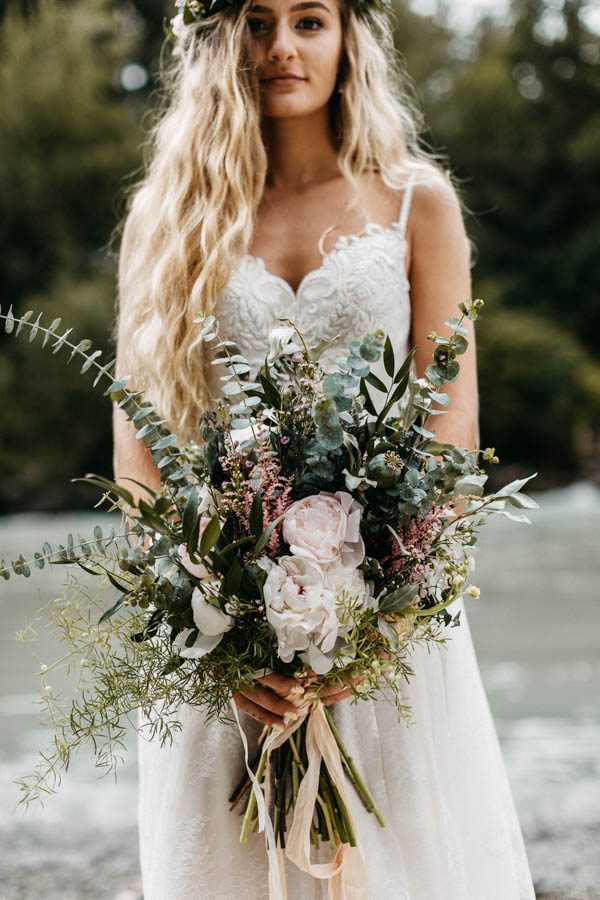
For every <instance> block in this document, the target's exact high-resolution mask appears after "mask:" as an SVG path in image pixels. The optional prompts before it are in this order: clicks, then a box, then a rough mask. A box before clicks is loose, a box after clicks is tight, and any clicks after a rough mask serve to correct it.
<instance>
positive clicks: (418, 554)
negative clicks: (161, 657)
mask: <svg viewBox="0 0 600 900" xmlns="http://www.w3.org/2000/svg"><path fill="white" fill-rule="evenodd" d="M451 509H452V504H450V503H445V504H443V505H442V506H438V507H437V508H436V509H432V510H430V511H429V512H428V513H425V515H423V516H421V515H417V516H414V517H413V518H412V519H411V520H410V521H409V522H408V523H407V524H405V525H401V524H400V523H398V527H397V528H396V529H395V530H396V533H397V535H398V537H399V538H400V541H401V543H400V544H399V543H398V541H397V540H396V538H395V537H394V536H393V535H390V542H391V543H390V553H388V554H386V555H385V556H383V557H382V558H381V560H380V562H381V567H382V568H383V570H384V572H385V573H386V575H391V574H392V573H393V572H400V571H402V572H405V573H406V575H407V580H408V581H409V582H410V583H411V584H415V583H416V582H421V583H422V584H421V587H420V589H419V594H420V596H425V594H426V593H427V583H426V575H427V573H428V571H429V569H430V568H431V562H430V560H429V558H428V553H429V551H430V549H431V547H432V545H433V542H434V541H435V539H436V538H437V536H438V535H439V533H440V532H441V530H442V528H443V527H444V518H445V517H446V515H447V513H448V511H449V510H451Z"/></svg>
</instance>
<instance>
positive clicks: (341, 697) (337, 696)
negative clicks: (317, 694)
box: [322, 687, 352, 706]
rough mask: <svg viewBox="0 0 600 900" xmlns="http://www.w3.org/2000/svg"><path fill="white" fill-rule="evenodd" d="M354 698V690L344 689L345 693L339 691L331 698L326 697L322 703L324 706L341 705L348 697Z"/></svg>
mask: <svg viewBox="0 0 600 900" xmlns="http://www.w3.org/2000/svg"><path fill="white" fill-rule="evenodd" d="M351 696H352V688H351V687H349V688H344V690H343V691H339V692H338V693H337V694H332V695H331V696H330V697H325V699H324V700H323V701H322V703H323V706H331V705H332V703H339V702H340V700H345V699H346V698H347V697H351Z"/></svg>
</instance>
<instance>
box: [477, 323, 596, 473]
mask: <svg viewBox="0 0 600 900" xmlns="http://www.w3.org/2000/svg"><path fill="white" fill-rule="evenodd" d="M478 346H479V351H478V359H479V382H480V392H481V397H482V402H481V409H480V421H481V434H482V441H483V442H484V443H485V444H493V445H495V446H496V447H499V448H501V450H500V457H501V459H502V458H504V459H506V460H510V462H511V464H514V466H515V467H517V468H518V467H519V466H520V465H522V464H523V463H524V462H525V461H527V462H528V463H529V462H530V461H533V463H534V464H535V465H538V464H539V466H540V467H541V468H543V469H545V470H546V471H547V472H548V473H549V474H550V475H551V476H552V477H553V478H554V479H555V480H558V481H559V482H560V481H564V480H566V479H568V477H569V474H570V473H571V472H572V471H573V470H574V469H575V468H576V467H578V466H580V465H582V464H583V463H584V462H585V459H584V458H583V454H584V452H585V438H586V435H587V434H588V432H589V429H590V428H591V426H592V424H593V423H594V422H596V423H597V422H598V421H600V365H598V363H597V362H595V361H594V360H593V359H592V358H591V357H590V356H589V354H587V353H586V351H585V350H584V348H583V347H582V346H581V344H580V343H579V342H578V341H577V340H576V339H575V338H573V337H570V336H569V335H568V334H565V332H564V330H563V329H561V328H559V327H558V326H555V325H553V324H551V323H549V322H547V321H544V320H543V319H540V318H538V317H537V316H535V315H534V314H533V313H525V312H517V311H515V310H508V309H504V308H502V307H498V308H496V309H494V308H492V309H490V310H489V315H486V316H484V317H483V319H482V321H481V324H480V325H479V327H478Z"/></svg>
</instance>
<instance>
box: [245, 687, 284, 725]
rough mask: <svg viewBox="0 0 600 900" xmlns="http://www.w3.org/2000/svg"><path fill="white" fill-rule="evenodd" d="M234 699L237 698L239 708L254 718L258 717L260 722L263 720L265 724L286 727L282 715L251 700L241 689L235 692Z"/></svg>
mask: <svg viewBox="0 0 600 900" xmlns="http://www.w3.org/2000/svg"><path fill="white" fill-rule="evenodd" d="M233 699H234V700H235V705H236V706H237V708H238V709H241V710H242V711H243V712H245V713H248V715H249V716H252V718H253V719H256V720H257V721H258V722H262V723H263V725H269V726H273V725H275V726H278V727H280V728H283V727H284V723H283V719H282V717H281V716H278V715H276V714H275V713H272V712H270V711H269V710H268V709H265V708H264V707H263V706H258V704H256V703H255V702H254V701H253V700H250V699H249V698H248V697H246V696H244V695H243V694H241V693H240V692H239V691H235V692H234V694H233Z"/></svg>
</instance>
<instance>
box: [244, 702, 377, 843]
mask: <svg viewBox="0 0 600 900" xmlns="http://www.w3.org/2000/svg"><path fill="white" fill-rule="evenodd" d="M324 709H325V716H326V718H327V722H328V724H329V727H330V729H331V733H332V735H333V737H334V739H335V742H336V744H337V747H338V749H339V753H340V758H341V761H342V766H343V769H344V772H345V773H346V775H347V776H348V778H349V780H350V781H351V782H352V784H353V785H354V788H355V790H356V792H357V794H358V796H359V797H360V799H361V802H362V803H363V805H364V807H365V809H366V810H367V811H368V812H371V813H373V815H374V816H375V818H376V819H377V822H378V823H379V825H381V827H382V828H383V827H385V820H384V818H383V816H382V814H381V811H380V810H379V808H378V806H377V804H376V803H375V799H374V797H373V795H372V793H371V791H370V790H369V788H368V787H367V785H366V784H365V781H364V779H363V778H362V776H361V775H360V773H359V772H358V770H357V768H356V765H355V763H354V760H353V759H352V756H351V755H350V753H349V752H348V749H347V747H346V746H345V744H344V742H343V740H342V738H341V735H340V733H339V731H338V729H337V727H336V725H335V722H334V720H333V717H332V715H331V714H330V713H329V712H328V710H327V708H326V707H325V708H324ZM306 730H307V721H305V722H303V723H302V725H300V727H299V728H298V729H297V730H296V731H295V732H294V733H293V734H291V735H290V736H289V737H288V739H287V741H286V742H285V743H284V744H282V745H281V746H280V747H278V748H277V749H276V750H274V751H273V752H272V755H271V766H270V773H271V774H270V779H271V782H272V790H271V792H270V793H271V798H272V799H271V803H270V807H271V808H270V811H269V813H270V814H272V818H273V829H274V832H275V835H276V840H277V843H278V844H279V846H280V847H285V842H286V837H285V835H286V831H287V813H288V810H289V809H294V808H295V807H296V804H297V800H298V792H299V788H300V781H301V779H302V778H304V776H305V775H306V771H307V766H308V754H307V750H306ZM266 763H267V754H266V753H262V754H261V755H260V757H259V758H258V764H256V762H255V763H254V765H253V766H252V768H253V769H254V770H255V773H256V778H257V780H258V782H259V783H261V784H262V783H263V781H264V778H265V773H266ZM251 787H252V785H251V781H250V778H249V777H246V778H245V779H244V781H243V782H241V783H240V785H238V787H237V788H236V790H235V791H234V792H233V794H232V796H231V797H230V802H231V804H232V808H233V807H234V806H235V805H237V803H238V802H239V801H240V800H241V799H243V797H244V796H245V794H246V793H248V801H247V805H246V809H245V812H244V818H243V821H242V829H241V834H240V841H241V843H246V841H247V840H248V835H249V834H250V832H251V831H253V830H254V828H255V826H256V824H257V809H256V797H255V795H254V791H253V790H252V789H251ZM310 838H311V844H312V845H313V846H315V847H319V846H320V841H321V839H322V840H325V841H328V842H329V844H330V845H331V847H332V848H337V847H338V846H339V845H340V844H349V845H350V846H351V847H356V845H357V841H356V834H355V832H354V828H353V825H352V818H351V816H350V813H349V811H348V809H347V807H346V804H345V803H344V801H343V799H342V797H341V795H340V792H339V790H338V788H337V787H336V785H335V783H334V782H333V780H332V778H331V776H330V774H329V772H328V770H327V767H326V765H325V764H324V763H323V761H321V770H320V773H319V790H318V792H317V795H316V801H315V811H314V816H313V821H312V823H311V827H310Z"/></svg>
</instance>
